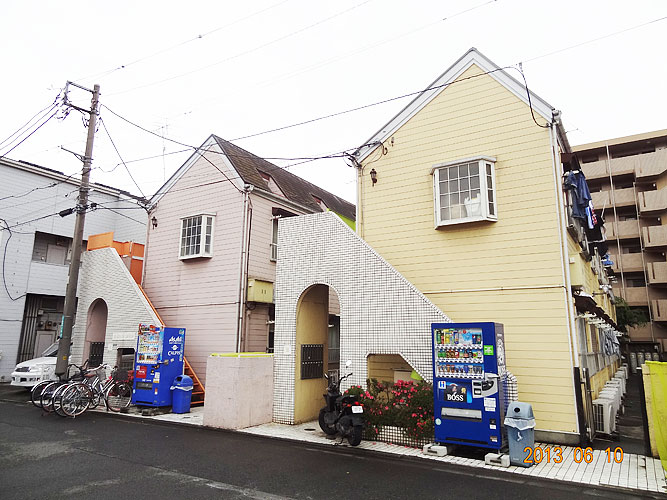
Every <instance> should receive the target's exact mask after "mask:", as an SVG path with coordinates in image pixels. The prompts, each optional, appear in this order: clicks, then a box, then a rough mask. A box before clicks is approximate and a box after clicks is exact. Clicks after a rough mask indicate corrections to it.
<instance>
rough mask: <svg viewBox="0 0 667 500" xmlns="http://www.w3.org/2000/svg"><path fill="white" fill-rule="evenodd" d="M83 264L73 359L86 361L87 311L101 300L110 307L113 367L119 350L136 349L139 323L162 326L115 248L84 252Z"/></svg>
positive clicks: (108, 356)
mask: <svg viewBox="0 0 667 500" xmlns="http://www.w3.org/2000/svg"><path fill="white" fill-rule="evenodd" d="M81 266H82V268H81V273H80V279H79V283H80V284H79V290H78V291H79V293H78V295H79V302H78V305H77V311H76V324H75V325H74V329H73V332H72V342H73V344H72V356H71V360H72V362H73V363H77V364H78V363H81V362H82V361H83V360H82V359H81V358H82V356H83V346H84V341H85V337H86V324H87V322H88V310H89V309H90V305H91V304H92V303H93V301H95V299H102V300H104V301H105V302H106V304H107V308H108V316H107V325H106V339H105V344H104V362H105V363H108V364H109V365H111V366H114V364H115V363H116V354H117V349H119V348H133V349H134V348H136V343H137V331H138V328H139V323H147V324H152V325H160V320H159V319H158V317H157V315H156V314H155V312H153V309H152V308H151V306H150V304H149V303H148V301H147V300H146V297H144V295H143V293H141V290H140V289H139V286H138V285H137V283H136V282H135V281H134V279H133V278H132V275H131V274H130V272H129V271H128V270H127V267H125V264H123V261H122V260H121V258H120V256H119V255H118V253H117V252H116V250H114V249H113V248H101V249H99V250H93V251H90V252H84V254H83V257H82V261H81Z"/></svg>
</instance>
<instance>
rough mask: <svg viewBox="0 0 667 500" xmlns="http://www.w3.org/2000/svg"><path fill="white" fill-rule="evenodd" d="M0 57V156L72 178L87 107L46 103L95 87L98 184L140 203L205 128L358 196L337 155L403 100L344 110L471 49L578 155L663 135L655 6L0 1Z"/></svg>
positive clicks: (665, 107)
mask: <svg viewBox="0 0 667 500" xmlns="http://www.w3.org/2000/svg"><path fill="white" fill-rule="evenodd" d="M0 47H1V48H2V54H3V63H4V64H3V69H4V71H3V76H2V78H0V95H2V96H4V100H3V101H4V102H3V110H2V113H1V115H0V117H1V118H0V141H3V142H0V155H6V156H7V157H8V158H12V159H14V160H23V161H28V162H31V163H35V164H38V165H41V166H45V167H49V168H52V169H56V170H60V171H62V172H64V173H66V174H67V175H70V174H72V175H75V176H76V175H77V172H79V171H80V170H81V162H80V161H79V159H78V158H77V156H76V155H75V154H72V153H71V152H67V151H65V150H63V149H62V148H66V149H68V150H70V151H72V152H74V153H77V154H82V153H83V152H84V148H85V139H86V129H85V126H84V124H83V118H84V115H83V114H82V113H80V112H79V111H77V110H75V109H70V112H69V114H66V113H65V108H61V107H59V108H55V109H53V111H50V110H51V108H50V106H51V104H52V103H54V101H55V99H56V97H57V96H58V95H59V94H60V95H61V96H62V93H61V91H62V89H63V88H64V87H65V83H66V82H67V81H73V82H75V83H77V84H78V85H81V86H84V87H86V88H88V89H92V87H93V85H94V84H99V85H100V88H101V98H100V103H101V104H102V105H103V106H102V108H101V112H100V117H101V119H102V122H101V123H98V130H97V133H96V136H95V143H94V153H93V158H94V160H93V167H94V168H93V171H92V172H91V180H92V181H93V182H100V183H103V184H107V185H111V186H114V187H117V188H121V189H125V190H127V191H130V192H131V193H133V194H136V195H144V196H146V197H150V196H151V195H152V194H154V193H155V192H156V191H157V190H158V189H159V188H160V186H161V185H162V184H163V183H164V181H165V180H167V179H168V178H169V176H171V175H172V174H173V173H174V172H175V171H176V170H177V169H178V168H179V167H180V166H181V165H182V164H183V163H184V162H185V161H186V160H187V158H188V156H189V155H190V154H191V153H192V151H193V149H192V147H197V146H199V145H201V144H202V143H203V142H204V141H205V140H206V138H207V137H208V136H209V135H210V134H216V135H218V136H220V137H222V138H224V139H227V140H229V141H232V142H234V143H235V144H237V145H239V146H241V147H242V148H244V149H246V150H248V151H250V152H252V153H254V154H256V155H258V156H261V157H264V158H267V159H270V161H272V162H273V163H275V164H276V165H279V166H281V167H286V168H288V169H289V171H290V172H292V173H295V174H297V175H299V176H301V177H304V178H306V179H307V180H309V181H311V182H313V183H314V184H317V185H319V186H321V187H323V188H325V189H327V190H329V191H331V192H333V193H335V194H337V195H339V196H341V197H343V198H345V199H347V200H349V201H351V202H354V201H355V173H354V170H353V169H352V168H351V167H350V166H348V164H347V162H346V160H345V159H344V158H341V157H338V156H339V154H340V153H342V152H345V151H352V150H354V149H355V148H356V147H358V146H360V145H361V144H364V142H365V141H366V140H367V139H368V138H369V137H371V136H372V135H373V134H374V133H375V132H376V131H377V130H379V129H380V128H381V127H382V126H383V125H384V124H385V123H386V122H387V121H389V120H390V119H391V118H392V117H393V116H394V115H395V114H396V113H398V112H399V111H400V110H401V109H402V108H403V107H404V106H406V105H407V104H408V103H409V101H410V100H411V98H406V99H399V100H395V101H392V102H390V103H386V104H381V105H376V106H370V107H365V108H364V109H362V110H359V111H354V112H349V113H342V114H341V112H343V111H346V110H350V109H353V108H357V107H362V106H366V105H369V104H372V103H376V102H379V101H382V100H386V99H390V98H393V97H397V96H402V95H405V94H409V93H412V92H416V91H419V90H421V89H423V88H426V87H427V86H428V85H429V84H430V83H431V82H432V81H433V80H435V79H436V78H437V77H438V76H439V75H440V74H442V73H443V72H444V71H445V70H446V69H447V68H448V67H449V66H451V65H452V64H453V63H454V62H455V61H456V60H457V59H458V58H459V57H460V56H461V55H463V54H464V53H465V52H466V51H467V50H468V49H469V48H470V47H476V48H477V49H478V50H479V51H480V52H482V53H483V54H484V55H486V56H487V57H488V58H490V59H491V60H492V61H494V62H495V63H496V64H498V65H499V66H509V65H516V64H518V63H522V67H523V70H524V73H525V75H526V78H527V81H528V86H529V87H530V89H531V90H532V91H533V92H535V93H536V94H537V95H539V96H540V97H542V98H543V99H545V100H546V101H547V102H549V103H550V104H551V105H552V106H554V107H555V108H556V109H559V110H561V111H562V114H563V122H564V125H565V129H566V130H567V132H568V138H569V141H570V143H571V144H572V145H577V144H584V143H588V142H593V141H598V140H603V139H609V138H614V137H621V136H626V135H632V134H637V133H642V132H648V131H652V130H659V129H667V99H666V98H665V83H664V82H665V81H667V64H665V63H664V60H665V49H666V48H667V2H665V1H659V0H655V1H648V0H635V1H634V2H632V3H629V2H627V1H615V0H609V1H602V0H587V1H581V0H579V1H576V2H575V1H571V0H560V1H558V2H545V1H540V0H491V1H488V0H458V1H454V0H452V1H445V0H440V1H436V0H417V1H413V2H406V1H400V0H339V1H337V2H317V1H313V0H251V1H246V2H230V1H226V2H223V1H195V2H182V1H178V2H177V1H171V0H161V1H159V2H158V1H150V0H146V1H140V2H137V1H132V2H130V1H125V0H115V1H113V2H103V1H95V0H85V1H84V0H80V1H76V0H72V1H66V2H53V1H47V0H32V1H26V0H4V1H3V2H2V13H1V15H0ZM90 98H91V94H90V92H87V91H86V90H82V89H79V88H77V87H72V86H70V88H69V92H68V99H69V101H70V102H71V103H73V104H74V105H76V106H79V107H81V108H86V109H87V108H89V107H90ZM57 102H61V101H57ZM40 110H43V112H42V113H38V112H40ZM56 111H58V112H57V113H56V114H55V115H54V117H53V118H52V119H50V120H48V121H46V119H47V118H48V117H49V116H51V114H52V113H54V112H56ZM36 113H37V114H36ZM44 113H46V114H44ZM332 114H338V115H337V116H334V117H331V118H326V119H321V120H316V121H311V122H310V123H307V124H305V125H300V126H294V127H289V128H286V129H283V130H280V131H272V130H274V129H277V128H282V127H286V126H289V125H293V124H298V123H301V122H304V121H310V120H314V119H316V118H320V117H325V116H328V115H332ZM118 115H119V116H120V117H122V118H119V116H118ZM32 117H34V119H32V121H31V118H32ZM43 122H45V123H44V124H43V125H42V123H43ZM129 122H132V123H134V124H136V125H138V126H139V127H141V128H139V127H137V126H135V125H132V124H130V123H129ZM26 124H27V126H26V127H24V128H21V127H23V126H24V125H26ZM40 125H41V126H40ZM38 127H39V128H38ZM142 129H145V130H142ZM17 131H18V133H17V134H15V135H13V134H14V133H15V132H17ZM263 132H265V133H263ZM247 136H252V137H247ZM21 141H23V142H21ZM173 141H175V142H173ZM19 142H21V143H20V144H19V145H18V146H17V144H18V143H19ZM179 143H180V144H179ZM10 150H11V151H10ZM332 154H333V155H336V157H335V158H326V159H319V160H315V161H306V159H309V158H321V157H323V156H328V155H332ZM304 161H305V163H303V162H304ZM122 162H125V165H123V164H122Z"/></svg>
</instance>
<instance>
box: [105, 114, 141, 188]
mask: <svg viewBox="0 0 667 500" xmlns="http://www.w3.org/2000/svg"><path fill="white" fill-rule="evenodd" d="M100 123H101V124H102V128H104V131H105V132H106V133H107V137H109V141H111V145H112V146H113V148H114V150H115V151H116V154H117V155H118V158H119V159H120V161H121V163H122V164H123V166H124V167H125V170H127V174H128V175H129V176H130V179H132V182H134V185H135V186H137V189H138V190H139V192H140V193H141V196H143V197H144V198H145V197H146V195H144V192H143V191H142V190H141V188H140V187H139V184H137V181H136V180H135V179H134V177H133V176H132V172H130V169H129V168H127V164H126V163H125V161H124V160H123V157H122V156H121V155H120V151H118V148H117V147H116V143H115V142H113V139H112V138H111V134H110V133H109V129H108V128H107V124H106V123H104V120H103V119H102V118H100Z"/></svg>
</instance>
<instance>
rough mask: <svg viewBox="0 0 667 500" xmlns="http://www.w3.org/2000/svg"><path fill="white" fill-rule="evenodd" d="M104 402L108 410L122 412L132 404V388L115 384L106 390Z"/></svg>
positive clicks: (120, 383)
mask: <svg viewBox="0 0 667 500" xmlns="http://www.w3.org/2000/svg"><path fill="white" fill-rule="evenodd" d="M104 400H105V401H106V404H107V408H108V409H109V410H111V411H115V412H118V411H121V410H124V409H125V408H127V407H128V406H130V403H131V402H132V386H131V385H129V384H126V383H125V382H116V383H114V384H113V385H112V386H111V387H109V388H108V389H107V392H106V394H105V395H104Z"/></svg>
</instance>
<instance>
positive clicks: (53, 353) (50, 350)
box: [42, 341, 58, 357]
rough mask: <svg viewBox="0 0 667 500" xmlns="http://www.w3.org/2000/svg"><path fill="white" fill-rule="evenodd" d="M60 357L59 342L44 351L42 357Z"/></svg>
mask: <svg viewBox="0 0 667 500" xmlns="http://www.w3.org/2000/svg"><path fill="white" fill-rule="evenodd" d="M57 355H58V342H57V341H56V342H54V343H53V344H51V345H50V346H49V347H47V348H46V349H44V352H42V356H53V357H55V356H57Z"/></svg>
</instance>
